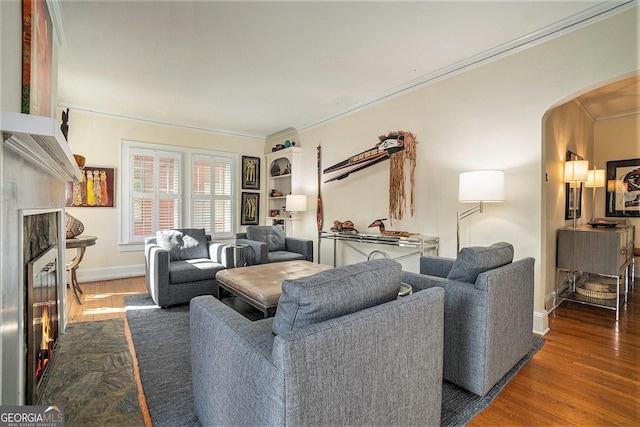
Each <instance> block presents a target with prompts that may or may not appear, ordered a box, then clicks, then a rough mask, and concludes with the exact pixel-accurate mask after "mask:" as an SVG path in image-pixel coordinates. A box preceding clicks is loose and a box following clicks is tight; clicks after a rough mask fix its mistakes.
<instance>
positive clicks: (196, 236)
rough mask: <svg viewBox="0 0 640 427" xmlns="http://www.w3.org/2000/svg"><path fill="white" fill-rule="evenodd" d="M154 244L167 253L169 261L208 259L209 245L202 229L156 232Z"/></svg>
mask: <svg viewBox="0 0 640 427" xmlns="http://www.w3.org/2000/svg"><path fill="white" fill-rule="evenodd" d="M156 242H157V243H158V246H160V247H161V248H162V249H164V250H166V251H169V258H170V259H171V261H181V260H186V259H195V258H209V245H208V244H207V237H206V235H205V234H204V228H184V229H175V230H163V231H158V232H157V233H156Z"/></svg>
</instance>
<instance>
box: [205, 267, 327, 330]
mask: <svg viewBox="0 0 640 427" xmlns="http://www.w3.org/2000/svg"><path fill="white" fill-rule="evenodd" d="M331 268H332V267H329V266H328V265H323V264H315V263H313V262H310V261H285V262H274V263H269V264H260V265H252V266H249V267H240V268H229V269H226V270H221V271H218V273H216V280H217V282H218V289H217V292H216V296H217V298H218V299H222V291H221V289H220V288H222V289H224V290H226V291H228V292H230V293H232V294H233V295H236V296H238V297H239V298H240V299H242V300H243V301H245V302H247V303H248V304H251V305H252V306H254V307H255V308H257V309H258V310H260V311H261V312H262V313H263V314H264V317H265V318H267V317H270V316H273V315H274V314H275V311H276V307H277V306H278V300H279V299H280V295H282V281H283V280H289V279H299V278H301V277H307V276H311V275H314V274H316V273H320V272H321V271H325V270H330V269H331Z"/></svg>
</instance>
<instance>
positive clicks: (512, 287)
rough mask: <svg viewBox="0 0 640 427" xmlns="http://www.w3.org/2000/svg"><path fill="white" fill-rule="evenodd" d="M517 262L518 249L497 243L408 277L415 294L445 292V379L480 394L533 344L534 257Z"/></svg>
mask: <svg viewBox="0 0 640 427" xmlns="http://www.w3.org/2000/svg"><path fill="white" fill-rule="evenodd" d="M512 260H513V246H511V245H510V244H508V243H496V244H494V245H492V246H489V247H473V248H463V249H462V250H461V251H460V253H459V254H458V258H457V259H455V260H454V259H449V258H438V257H431V256H424V257H421V259H420V273H421V274H414V273H408V272H404V273H403V274H402V281H403V282H406V283H409V284H410V285H412V286H413V289H414V291H421V290H423V289H430V288H433V287H440V288H444V290H445V310H444V378H445V379H446V380H449V381H451V382H453V383H455V384H457V385H459V386H461V387H463V388H465V389H467V390H469V391H471V392H473V393H475V394H477V395H480V396H484V395H485V394H486V393H487V392H488V391H489V390H491V388H492V387H493V386H494V385H495V384H496V382H498V381H499V380H500V379H501V378H502V377H503V376H504V375H505V374H506V373H507V372H508V371H509V370H510V369H511V368H512V367H513V366H514V365H515V364H516V363H518V361H519V360H520V359H522V357H524V356H525V355H526V354H527V353H528V352H529V351H530V350H531V348H532V345H533V289H534V284H533V266H534V259H533V258H524V259H522V260H519V261H516V262H512ZM418 293H420V292H418Z"/></svg>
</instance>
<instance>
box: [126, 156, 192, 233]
mask: <svg viewBox="0 0 640 427" xmlns="http://www.w3.org/2000/svg"><path fill="white" fill-rule="evenodd" d="M130 165H131V177H132V181H131V195H132V199H131V208H132V209H131V214H132V216H131V224H132V226H131V235H130V236H129V241H131V242H142V241H144V238H145V236H152V235H153V234H154V233H155V232H156V230H163V229H169V228H176V227H178V226H179V224H180V173H181V170H180V155H179V154H177V153H172V152H162V151H154V150H146V149H136V148H134V149H132V150H131V160H130Z"/></svg>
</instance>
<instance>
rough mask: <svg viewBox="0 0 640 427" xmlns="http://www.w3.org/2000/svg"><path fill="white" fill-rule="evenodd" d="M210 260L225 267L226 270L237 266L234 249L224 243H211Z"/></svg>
mask: <svg viewBox="0 0 640 427" xmlns="http://www.w3.org/2000/svg"><path fill="white" fill-rule="evenodd" d="M209 258H211V261H214V262H217V263H218V264H222V265H224V268H233V267H234V266H235V254H234V253H233V247H232V246H229V245H226V244H224V243H215V242H210V243H209Z"/></svg>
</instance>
